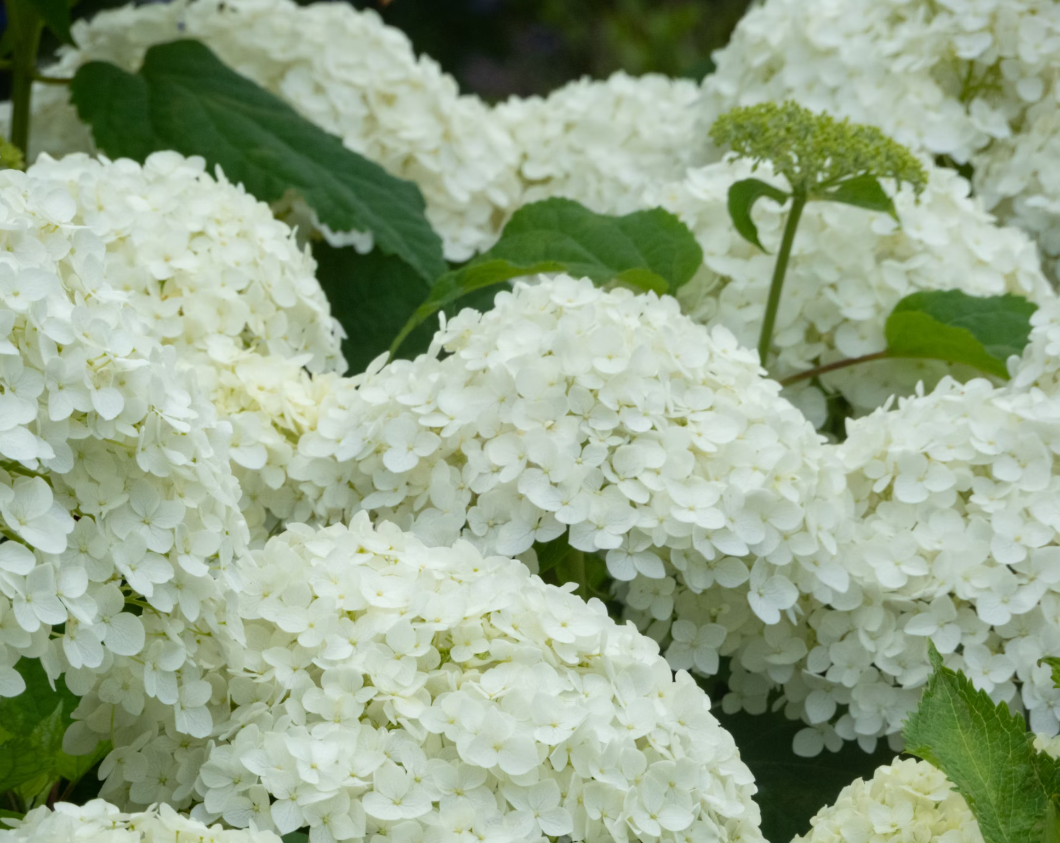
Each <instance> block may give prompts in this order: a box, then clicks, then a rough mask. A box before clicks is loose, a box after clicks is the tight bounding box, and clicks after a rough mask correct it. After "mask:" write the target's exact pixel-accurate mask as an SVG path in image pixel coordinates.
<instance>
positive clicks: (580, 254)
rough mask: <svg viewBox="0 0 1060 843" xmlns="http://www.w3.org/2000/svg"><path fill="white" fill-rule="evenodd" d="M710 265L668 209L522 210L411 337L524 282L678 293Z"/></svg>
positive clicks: (548, 205) (425, 310)
mask: <svg viewBox="0 0 1060 843" xmlns="http://www.w3.org/2000/svg"><path fill="white" fill-rule="evenodd" d="M702 263H703V250H702V249H701V248H700V246H699V244H698V243H697V242H696V239H695V237H694V236H693V234H692V232H691V231H689V230H688V228H687V227H686V226H685V225H684V224H683V223H682V222H681V221H680V220H679V219H677V217H675V216H674V215H673V214H671V213H669V212H667V211H664V210H662V209H661V208H654V209H651V210H647V211H637V212H635V213H632V214H627V215H626V216H624V217H611V216H606V215H604V214H596V213H593V212H592V211H590V210H588V209H587V208H584V207H582V206H581V205H579V204H578V203H577V202H573V201H571V200H570V199H546V200H545V201H543V202H535V203H533V204H531V205H527V206H525V207H523V208H520V209H519V210H518V211H516V212H515V213H514V214H513V215H512V218H511V219H510V220H509V221H508V224H507V225H506V226H505V227H504V233H503V234H502V235H501V239H500V240H499V241H498V242H497V243H496V245H494V246H493V248H492V249H489V250H488V251H487V252H484V253H483V254H481V255H479V256H478V257H477V258H475V259H474V260H472V261H471V262H469V263H468V264H467V265H466V266H464V267H462V268H460V269H456V270H453V271H452V272H448V273H446V274H445V275H443V276H442V277H441V278H439V279H438V281H437V282H436V283H435V284H434V285H433V287H432V288H431V294H430V296H429V297H428V298H427V300H426V301H425V302H424V303H423V304H422V305H421V306H420V307H419V308H418V309H417V310H416V313H415V314H414V316H413V317H412V319H410V320H409V322H408V324H407V325H406V332H407V331H411V330H412V329H414V328H415V327H416V326H417V325H419V324H420V323H422V322H423V321H425V320H426V319H429V318H430V317H431V316H432V315H433V314H434V313H437V312H438V310H440V309H441V308H443V307H445V306H446V305H448V304H451V303H453V302H455V301H456V300H457V299H459V298H461V297H462V296H464V295H467V294H468V293H470V292H474V291H476V290H482V289H484V288H486V287H491V286H493V285H495V284H501V283H503V282H505V281H510V280H512V279H513V278H519V277H521V276H524V275H536V274H538V273H541V272H566V273H568V274H570V275H573V276H575V277H578V278H589V279H591V280H592V281H593V283H595V284H601V285H602V284H608V283H610V282H612V281H619V282H622V283H625V284H630V285H632V286H634V287H639V288H640V289H642V290H654V291H655V292H656V293H666V292H670V293H673V292H675V291H676V290H677V289H678V288H679V287H681V286H682V285H683V284H685V283H686V282H688V281H689V280H690V279H691V278H692V276H693V275H695V273H696V270H698V269H699V267H700V266H701V265H702ZM404 336H405V332H403V333H402V334H401V335H399V336H398V339H397V340H395V342H394V345H393V346H392V348H394V349H396V348H397V347H398V346H400V345H401V341H402V340H403V339H404Z"/></svg>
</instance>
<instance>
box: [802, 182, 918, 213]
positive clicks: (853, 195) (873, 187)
mask: <svg viewBox="0 0 1060 843" xmlns="http://www.w3.org/2000/svg"><path fill="white" fill-rule="evenodd" d="M812 198H813V199H821V200H824V201H827V202H842V203H843V204H844V205H853V206H854V207H856V208H864V209H865V210H868V211H883V213H885V214H890V215H891V216H892V217H894V219H895V220H896V221H897V219H898V212H897V211H895V209H894V202H893V201H892V200H891V197H890V196H888V195H887V193H886V191H885V190H884V189H883V187H882V186H881V185H880V181H879V179H877V178H876V177H875V176H872V175H867V174H866V175H861V176H855V177H854V178H851V179H846V180H845V181H841V182H839V184H837V185H836V186H835V187H833V188H830V189H828V190H823V191H821V192H819V193H814V194H813V195H812Z"/></svg>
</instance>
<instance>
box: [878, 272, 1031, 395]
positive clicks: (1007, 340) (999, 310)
mask: <svg viewBox="0 0 1060 843" xmlns="http://www.w3.org/2000/svg"><path fill="white" fill-rule="evenodd" d="M1037 309H1038V306H1037V305H1036V304H1034V303H1033V302H1031V301H1028V300H1027V299H1025V298H1023V297H1021V296H1014V295H1011V294H1005V295H1003V296H985V297H976V296H969V295H968V294H967V293H963V292H961V291H960V290H935V291H930V292H923V293H913V294H912V295H909V296H906V297H905V298H904V299H902V300H901V301H900V302H898V304H897V305H895V308H894V310H893V311H891V315H890V316H888V317H887V325H886V328H885V333H886V336H887V356H888V357H919V358H929V359H934V360H945V361H947V362H949V363H965V364H967V365H969V366H975V367H976V368H977V369H981V370H982V371H984V372H987V373H988V374H991V375H994V376H995V377H998V378H1004V379H1007V378H1008V369H1007V368H1006V367H1005V362H1006V361H1007V360H1008V358H1009V357H1011V356H1012V355H1014V354H1015V355H1018V354H1021V353H1022V352H1023V349H1024V347H1025V346H1026V345H1027V340H1028V339H1029V338H1030V332H1031V325H1030V318H1031V315H1032V314H1033V313H1034V311H1035V310H1037Z"/></svg>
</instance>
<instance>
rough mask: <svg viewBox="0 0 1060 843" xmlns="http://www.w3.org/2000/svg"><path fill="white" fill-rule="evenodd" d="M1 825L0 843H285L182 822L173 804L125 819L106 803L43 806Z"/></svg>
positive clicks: (263, 834) (270, 836)
mask: <svg viewBox="0 0 1060 843" xmlns="http://www.w3.org/2000/svg"><path fill="white" fill-rule="evenodd" d="M6 822H9V823H11V824H12V825H13V826H15V828H14V829H13V830H5V829H4V828H3V827H2V826H0V843H70V841H73V840H76V841H78V843H187V841H194V843H280V838H279V837H277V836H276V835H275V834H273V833H272V832H271V831H241V830H236V829H225V828H223V827H222V826H220V825H213V826H210V827H207V826H205V825H204V824H203V823H201V822H199V821H198V820H193V819H190V818H188V817H183V816H181V815H180V814H178V813H177V812H176V811H174V810H173V809H172V808H170V807H169V806H168V805H159V806H158V807H157V808H151V809H150V810H147V811H141V812H138V813H133V814H125V813H122V812H121V811H119V810H118V809H117V808H116V807H114V806H113V805H109V804H108V803H107V802H106V801H104V800H102V799H93V800H91V801H90V802H87V803H86V804H84V805H73V804H71V803H68V802H60V803H58V804H57V805H56V806H55V809H54V810H51V809H49V808H46V807H44V806H41V807H40V808H35V809H34V810H32V811H30V812H29V813H28V814H26V816H25V818H24V819H22V820H6Z"/></svg>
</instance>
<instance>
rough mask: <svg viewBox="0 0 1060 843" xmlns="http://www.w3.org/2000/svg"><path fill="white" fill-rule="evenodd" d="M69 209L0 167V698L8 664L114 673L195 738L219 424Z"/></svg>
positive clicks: (229, 562)
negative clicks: (32, 662) (172, 711)
mask: <svg viewBox="0 0 1060 843" xmlns="http://www.w3.org/2000/svg"><path fill="white" fill-rule="evenodd" d="M76 213H77V203H76V202H75V200H74V198H73V197H72V196H71V195H70V194H69V193H68V192H67V190H66V188H65V187H64V186H63V185H60V184H56V183H55V182H53V181H50V180H46V179H39V178H36V177H34V176H31V175H26V174H23V173H19V172H17V171H14V170H4V171H2V172H0V215H2V218H3V225H2V226H0V258H2V260H0V279H2V280H0V302H2V305H3V307H2V310H0V313H2V316H3V326H2V327H3V331H2V334H3V340H2V342H0V387H2V390H0V391H2V393H3V394H2V396H0V406H2V407H3V412H2V414H0V415H2V428H3V429H2V431H0V456H2V460H3V461H2V463H0V465H2V469H0V530H2V533H3V535H4V537H5V541H4V542H3V543H2V544H0V694H2V695H5V696H11V695H16V694H18V693H20V692H21V691H22V690H23V687H24V685H23V683H22V681H21V678H20V677H19V675H18V674H17V673H16V672H15V671H14V670H13V669H12V665H13V663H14V662H15V661H16V660H17V659H18V658H19V657H29V658H38V659H40V660H41V662H42V664H43V665H44V667H45V669H46V670H47V672H48V674H49V675H50V676H52V677H55V676H58V675H59V674H61V673H65V674H66V681H67V684H68V686H69V687H70V688H71V690H73V691H74V692H75V693H78V694H83V693H85V692H86V691H88V690H89V688H91V687H93V686H94V685H95V684H96V683H97V681H99V680H100V679H101V677H103V676H104V675H111V674H112V673H113V672H114V671H121V670H124V671H125V672H126V673H127V674H128V677H129V682H130V683H131V687H133V688H134V690H135V693H137V694H139V698H140V699H141V700H142V699H143V697H144V695H146V696H147V697H151V698H154V699H156V700H159V701H161V703H162V704H164V705H167V706H174V705H175V706H177V707H178V709H180V714H178V715H177V716H178V718H180V719H181V722H182V723H184V724H185V726H186V727H187V728H189V729H190V730H191V731H192V732H193V733H202V734H205V733H206V732H208V731H209V727H210V723H209V716H208V714H206V716H205V721H203V719H202V715H203V714H205V710H204V709H202V710H200V708H199V705H200V703H197V702H193V700H195V699H198V697H199V694H200V691H201V688H202V687H207V688H208V687H209V686H208V684H207V683H206V682H204V681H203V680H202V678H201V674H200V672H199V668H198V667H197V665H196V661H195V651H196V649H197V645H196V640H195V636H196V634H198V632H199V631H202V630H208V629H211V628H218V627H219V626H220V625H221V624H223V623H224V598H223V595H224V593H226V592H227V590H228V589H230V588H231V587H232V585H233V583H234V580H233V579H232V576H233V575H234V571H233V567H232V566H233V561H234V560H236V559H238V558H239V557H240V556H242V555H243V553H244V552H245V547H246V542H247V530H246V525H245V522H244V521H243V519H242V517H241V516H240V513H239V509H238V506H237V504H238V501H239V497H240V492H239V486H238V483H237V482H236V481H235V478H234V477H233V476H232V474H231V472H230V470H229V468H228V450H227V449H228V440H229V436H230V428H229V426H228V425H227V424H225V423H223V422H218V421H217V420H216V417H215V416H216V414H215V411H214V408H213V406H212V404H211V403H210V402H209V401H208V400H207V399H206V397H205V396H203V395H202V393H201V392H200V391H199V390H198V388H197V386H196V384H195V379H194V377H193V376H191V375H190V374H189V373H188V372H187V371H186V370H185V369H184V368H183V367H182V366H180V365H179V360H178V355H177V351H176V349H175V348H172V347H164V346H162V345H160V344H159V343H158V341H157V340H156V339H155V338H154V335H153V333H152V331H151V326H148V325H145V324H144V323H143V322H142V321H141V320H140V318H139V316H138V314H137V311H136V308H134V307H130V306H128V302H129V299H130V298H131V296H130V294H128V293H126V292H125V291H123V290H121V289H119V288H116V287H115V286H113V285H111V284H110V283H109V279H108V266H109V260H108V253H107V250H106V244H104V242H103V241H102V240H100V239H99V238H98V237H97V236H95V235H94V234H93V233H92V232H91V231H89V230H88V229H87V228H86V227H84V226H83V225H79V224H76V223H75V222H74V218H75V215H76ZM217 610H219V611H220V614H219V613H218V611H217ZM104 684H105V683H104ZM101 693H106V692H105V691H103V690H102V689H101ZM141 704H142V702H141Z"/></svg>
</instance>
